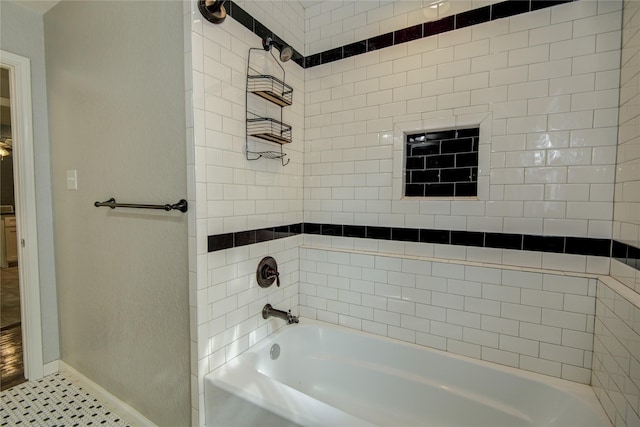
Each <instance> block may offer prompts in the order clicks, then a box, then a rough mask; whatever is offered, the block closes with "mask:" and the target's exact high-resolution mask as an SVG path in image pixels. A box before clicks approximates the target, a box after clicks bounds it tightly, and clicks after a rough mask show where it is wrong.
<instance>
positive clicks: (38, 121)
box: [0, 1, 60, 363]
mask: <svg viewBox="0 0 640 427" xmlns="http://www.w3.org/2000/svg"><path fill="white" fill-rule="evenodd" d="M43 31H44V30H43V20H42V15H41V14H39V13H37V12H32V11H30V10H27V9H24V8H22V7H20V6H19V5H17V4H15V3H13V2H10V1H3V2H2V3H0V48H1V49H3V50H6V51H8V52H12V53H15V54H16V55H20V56H24V57H27V58H29V59H30V60H31V76H32V77H31V94H32V101H33V102H32V106H33V107H32V108H33V145H34V147H33V148H34V166H35V184H36V204H37V207H36V217H37V219H36V220H37V225H38V262H39V268H40V305H41V316H42V356H43V361H44V363H48V362H52V361H54V360H57V359H58V358H59V356H60V347H59V334H58V306H57V302H56V300H57V292H56V272H55V265H54V261H55V259H54V258H55V257H54V244H53V235H54V232H53V219H52V201H51V200H52V199H51V167H50V148H49V126H48V117H47V102H46V101H47V91H46V78H45V54H44V32H43Z"/></svg>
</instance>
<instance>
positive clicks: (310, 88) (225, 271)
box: [185, 0, 638, 425]
mask: <svg viewBox="0 0 640 427" xmlns="http://www.w3.org/2000/svg"><path fill="white" fill-rule="evenodd" d="M418 3H420V5H418ZM489 3H497V2H492V1H490V2H474V1H461V2H452V3H451V8H450V9H449V10H447V11H445V10H444V9H438V10H437V11H435V12H433V11H430V13H435V15H433V16H429V17H427V16H426V15H425V13H426V12H424V11H423V10H422V9H421V7H420V6H421V5H422V3H421V2H412V1H402V2H359V1H329V2H322V3H319V4H317V5H314V6H312V7H309V8H307V9H303V8H302V7H301V6H300V4H299V3H297V2H286V1H285V2H266V1H265V2H252V1H237V2H236V4H238V5H239V6H240V7H241V8H243V9H244V10H245V11H246V12H247V13H248V14H250V15H251V16H252V17H253V18H255V20H256V21H259V22H260V23H261V24H262V25H263V26H265V27H266V28H269V29H271V30H272V31H274V32H275V33H276V34H278V35H279V36H280V37H282V38H283V39H284V40H287V41H288V42H289V43H291V44H292V45H293V47H294V48H295V49H296V50H297V51H298V52H304V55H305V56H307V57H309V56H313V55H314V54H317V53H320V52H324V51H327V50H330V49H331V50H333V49H335V48H338V47H340V46H345V45H349V44H353V43H354V42H358V41H359V40H365V39H369V38H375V37H376V36H378V35H384V34H387V33H389V32H394V31H398V30H402V29H404V28H409V27H411V26H415V25H416V24H419V23H421V22H424V21H425V20H427V19H433V20H435V19H442V18H446V17H447V16H452V15H453V14H459V13H463V12H465V10H470V9H476V8H478V7H481V6H486V5H487V4H489ZM188 6H190V7H187V8H186V9H185V20H186V28H187V34H188V35H187V39H186V49H185V52H186V58H187V63H188V64H191V66H190V68H191V71H192V72H191V75H190V78H189V79H188V82H187V88H186V95H187V102H188V106H189V108H187V110H188V111H189V113H190V114H192V116H191V117H189V118H188V119H189V120H188V123H190V125H191V126H190V127H189V128H188V133H187V137H188V141H190V143H191V144H192V146H193V148H194V149H193V152H192V153H191V163H190V173H191V174H192V176H193V178H194V179H193V181H194V182H195V186H193V188H190V189H189V191H190V196H189V199H190V202H191V203H193V206H195V207H196V208H195V213H194V214H192V217H191V221H190V237H191V250H192V252H193V253H192V255H193V256H191V257H190V259H192V260H193V262H192V265H191V267H190V271H191V276H190V284H191V289H192V295H193V298H192V301H191V304H192V310H191V312H192V324H193V328H192V342H193V345H192V346H193V352H192V354H193V369H192V375H193V400H192V401H193V403H194V412H193V414H194V425H204V423H205V418H204V408H203V402H204V396H203V393H204V390H203V382H202V381H203V378H204V376H205V375H206V374H207V373H208V372H210V371H211V370H213V369H215V368H216V367H218V366H220V365H221V364H223V363H225V362H226V361H228V360H229V359H231V358H232V357H234V356H235V355H237V354H239V353H240V352H242V351H244V350H245V349H246V348H248V347H249V346H250V345H252V344H253V343H255V342H256V341H258V340H259V339H261V338H263V337H264V336H266V335H268V334H269V333H271V332H272V331H273V330H274V329H275V328H277V327H279V326H281V322H278V321H277V319H276V320H274V319H271V320H269V321H268V322H267V321H264V320H263V319H262V318H261V316H260V310H261V308H262V306H263V305H264V304H265V303H267V302H269V303H271V304H273V305H274V306H275V307H277V308H281V309H285V310H287V309H292V311H293V312H294V313H300V314H301V315H302V316H303V318H304V317H311V318H318V319H320V320H325V321H329V322H333V323H339V324H342V325H345V326H348V327H353V328H356V329H362V330H366V331H369V332H372V333H376V334H381V335H385V336H390V337H393V338H397V339H400V340H404V341H409V342H414V343H417V344H419V345H427V346H430V347H435V348H440V349H444V350H447V351H450V352H454V353H459V354H465V355H468V356H471V357H475V358H479V359H483V360H489V361H492V362H496V363H501V364H506V365H509V366H516V367H520V368H522V369H527V370H532V371H536V372H542V373H545V374H548V375H553V376H557V377H561V378H566V379H570V380H573V381H578V382H583V383H588V382H589V381H590V375H591V366H592V352H593V351H594V347H593V345H594V344H593V333H594V329H595V331H596V334H597V333H598V325H599V323H598V320H596V318H595V313H596V311H595V310H596V309H595V307H596V282H597V277H598V276H597V275H603V274H604V275H606V274H609V268H610V263H611V264H612V265H614V264H615V265H616V266H617V265H618V264H620V263H618V261H615V260H614V261H610V258H609V257H605V256H592V255H580V254H575V253H557V251H556V252H545V251H540V250H516V249H508V248H506V249H505V248H495V247H478V246H465V245H449V244H438V243H420V242H416V241H401V240H400V241H399V240H384V239H371V238H356V237H345V236H336V235H322V234H306V233H305V234H298V235H293V236H290V237H286V238H280V239H277V240H270V241H264V242H260V243H255V244H242V245H240V246H237V247H231V246H225V247H227V249H220V248H208V247H207V246H208V237H209V236H220V235H233V236H236V234H233V233H239V234H238V235H244V234H246V233H244V232H247V231H249V230H260V229H264V228H274V230H275V229H276V228H277V227H281V226H286V225H291V224H323V225H324V224H326V225H329V226H330V225H332V224H334V225H340V226H341V227H343V228H342V229H343V230H344V229H345V227H347V226H352V227H354V228H358V227H371V228H372V229H373V228H375V227H383V228H388V229H393V230H396V229H402V228H410V229H420V230H423V229H426V230H450V231H451V232H452V233H453V232H460V231H465V232H482V233H486V234H485V236H487V235H492V236H493V235H496V234H500V233H503V234H507V235H524V236H564V237H571V238H591V239H602V240H603V241H604V240H607V239H611V238H612V237H615V238H616V239H619V240H620V241H624V243H626V244H630V245H633V244H637V240H635V242H636V243H633V242H634V241H633V240H632V239H631V240H629V241H627V240H623V239H622V237H621V236H622V235H624V232H621V233H618V234H614V235H612V228H613V230H614V233H616V231H615V230H616V227H614V225H615V224H614V221H613V207H614V184H616V179H618V181H617V182H618V183H619V184H621V186H622V185H623V184H624V183H627V182H632V183H633V182H637V181H638V179H637V178H634V176H637V174H636V175H633V173H634V172H633V168H632V167H631V166H632V164H633V158H632V157H630V158H629V160H628V162H630V164H629V166H630V167H629V169H628V170H629V171H630V172H629V174H628V175H625V176H626V178H624V177H623V180H622V181H621V180H620V179H619V178H614V175H615V168H616V144H617V141H618V102H619V90H618V88H619V85H620V83H621V79H620V57H621V50H620V47H621V28H623V27H622V24H621V22H622V2H621V1H618V0H614V1H592V0H578V1H574V2H570V3H566V4H559V5H554V6H551V7H546V8H543V9H540V10H535V11H532V12H527V13H522V14H517V15H514V16H511V17H506V18H501V19H495V20H493V21H491V22H484V23H481V24H477V25H470V26H465V27H464V28H460V29H456V30H453V31H448V32H445V33H442V34H439V35H435V36H431V37H425V38H421V39H419V40H413V41H410V42H406V43H402V44H397V45H391V46H389V47H385V48H383V49H378V50H374V51H370V52H367V53H361V54H356V55H354V56H349V57H346V58H344V59H339V60H333V61H332V62H329V63H326V64H321V65H315V66H313V67H311V68H307V69H303V68H301V67H300V66H299V65H298V64H297V63H295V62H293V61H290V62H288V63H286V64H283V66H284V67H285V70H286V72H287V83H288V84H291V85H292V86H293V87H294V95H293V106H292V107H288V108H285V110H284V115H285V116H284V121H285V122H287V123H291V124H292V125H293V142H292V143H291V144H288V145H286V146H285V147H284V149H285V152H287V154H288V156H289V157H290V158H291V163H290V164H289V165H287V166H285V167H282V166H281V164H280V162H278V161H275V162H274V161H269V160H265V159H260V160H258V161H253V162H252V161H247V160H246V159H245V157H244V152H243V149H244V146H245V133H244V123H243V122H244V110H245V105H244V102H245V101H244V99H245V98H244V97H245V95H244V87H245V78H246V76H245V74H246V55H247V51H248V49H249V47H258V46H260V37H258V36H257V35H255V34H254V33H252V32H251V31H250V30H249V29H247V28H245V26H243V25H242V24H241V23H239V22H237V21H235V20H234V19H233V18H227V20H226V21H225V22H224V24H222V25H219V26H215V25H213V24H210V23H207V22H204V23H203V22H202V20H201V19H200V17H199V13H198V11H197V7H196V5H195V3H192V4H191V5H188ZM636 21H637V18H636V19H635V20H634V19H626V20H625V22H626V25H627V26H628V27H629V28H635V27H634V25H633V23H635V22H636ZM302 29H304V35H300V32H301V31H302ZM287 32H290V33H293V36H291V37H289V36H288V34H286V33H287ZM405 33H406V32H402V34H405ZM623 39H624V37H623ZM627 40H628V41H629V43H628V44H629V45H630V48H633V49H636V50H637V46H636V47H633V46H634V43H633V42H632V40H634V39H633V37H632V36H630V37H628V38H627ZM623 41H624V40H623ZM343 52H344V51H343ZM622 52H623V53H622V57H623V82H622V83H623V85H624V83H625V82H626V81H627V80H628V79H627V80H625V78H624V75H625V74H624V63H625V54H624V50H623V51H622ZM632 63H633V61H631V62H630V65H631V64H632ZM630 68H631V67H630ZM629 72H630V71H629ZM628 85H629V87H632V86H633V81H630V82H628ZM629 99H634V98H633V97H627V96H625V97H624V99H620V102H624V101H625V100H629ZM633 108H637V107H635V105H633V103H631V104H629V109H628V111H625V112H621V114H620V120H621V121H622V120H623V117H624V118H625V120H627V119H628V120H629V122H628V123H629V126H630V127H631V126H632V124H633V123H635V122H634V117H637V114H635V115H634V114H633V111H632V110H633ZM470 127H479V129H480V131H479V144H478V174H477V183H478V186H477V200H476V199H474V198H469V197H466V198H465V199H464V200H459V199H458V200H454V199H451V198H438V199H429V198H418V199H412V198H405V197H404V194H403V191H404V182H403V180H404V177H405V174H404V173H405V172H404V170H403V162H404V157H403V156H404V155H405V152H404V150H405V144H406V139H405V135H406V134H417V133H424V132H432V131H439V130H442V129H466V128H470ZM631 133H632V132H631ZM624 140H625V141H627V140H629V141H630V147H635V146H636V145H633V144H635V142H633V141H634V140H632V139H629V138H625V139H624ZM625 143H626V142H625ZM633 152H634V151H633V149H630V150H629V151H628V153H633ZM618 156H620V154H619V153H618ZM629 156H632V155H631V154H629ZM623 161H624V160H623ZM627 186H628V185H627ZM617 190H618V189H617V188H616V191H617ZM630 194H632V193H630ZM634 197H635V196H633V195H629V194H627V198H628V199H629V200H628V202H630V203H635V202H634V200H635V199H634ZM616 200H618V196H616ZM621 200H622V199H621ZM629 212H631V211H629ZM616 215H617V214H616ZM628 217H629V218H627V219H623V218H620V219H619V222H620V224H622V223H627V224H634V221H635V222H636V223H637V221H638V219H637V216H635V217H634V215H633V214H629V215H628ZM620 229H622V226H620V227H618V230H620ZM624 230H627V228H625V229H624ZM634 230H635V231H636V236H637V229H634ZM588 242H589V240H585V243H586V244H588ZM245 243H246V242H245ZM629 247H631V246H629ZM216 249H219V250H216ZM208 250H212V252H208ZM265 255H271V256H274V257H275V258H276V259H277V261H278V262H279V264H280V266H281V271H282V273H283V277H282V279H283V280H282V287H281V288H276V287H272V288H269V289H261V288H259V287H258V286H257V284H256V283H255V268H256V266H257V264H258V262H259V260H260V259H261V257H262V256H265ZM616 263H618V264H616ZM623 265H625V266H626V264H623ZM616 268H618V267H616ZM631 271H632V272H633V274H636V273H635V271H636V270H635V269H633V268H632V269H631ZM624 273H625V274H627V273H629V271H627V270H625V271H624ZM634 277H635V276H634ZM599 286H600V285H599ZM602 324H605V322H602ZM594 325H595V326H594ZM614 335H615V333H614ZM597 342H598V341H597V340H596V345H597ZM621 342H622V343H623V344H625V341H624V340H621ZM595 351H598V348H595ZM631 353H632V354H636V355H637V352H636V353H633V351H631ZM596 358H597V356H596ZM601 360H602V359H601ZM604 360H605V363H603V364H602V366H604V368H605V369H609V368H611V366H612V365H611V364H609V363H608V362H607V360H608V359H607V358H606V357H604ZM596 363H597V362H596ZM600 366H601V365H598V367H599V368H600ZM614 373H615V372H614ZM594 375H595V373H594ZM599 375H600V378H605V379H607V380H606V381H607V382H608V384H607V385H606V386H607V387H605V386H604V385H603V386H602V387H601V389H600V390H598V393H599V395H600V396H605V395H606V396H607V397H601V400H604V399H610V400H611V401H612V402H614V404H616V409H617V411H618V413H620V414H622V415H624V416H626V413H627V412H628V409H627V407H625V406H624V405H622V406H620V405H619V403H620V400H617V395H615V394H614V393H615V392H614V388H612V387H608V386H610V385H611V383H610V381H609V380H608V378H613V377H612V376H607V375H610V374H599ZM617 378H618V377H616V379H617ZM621 391H623V392H624V390H621ZM603 393H604V394H603ZM608 396H613V397H608ZM621 408H622V409H621ZM637 410H638V408H637V407H636V408H633V411H635V414H636V416H637ZM625 411H626V412H625ZM607 412H608V413H609V415H610V416H612V414H613V416H616V415H615V412H612V411H611V410H610V408H609V409H608V410H607ZM619 418H621V419H627V420H632V417H628V418H624V417H621V416H620V417H619ZM612 419H613V417H612ZM620 425H622V424H620Z"/></svg>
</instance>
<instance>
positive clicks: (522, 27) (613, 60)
mask: <svg viewBox="0 0 640 427" xmlns="http://www.w3.org/2000/svg"><path fill="white" fill-rule="evenodd" d="M329 3H333V2H329ZM418 3H419V2H418ZM600 3H602V2H600ZM600 3H599V2H596V1H578V2H571V3H567V4H563V5H558V6H554V7H552V8H547V9H542V10H538V11H535V12H531V13H526V14H523V15H517V16H514V17H511V18H505V19H500V20H496V21H492V22H488V23H484V24H481V25H478V26H473V27H467V28H463V29H460V30H455V31H452V32H449V33H444V34H441V35H439V36H435V37H430V38H425V39H420V40H415V41H412V42H409V43H405V44H403V45H398V46H394V47H393V48H388V49H383V50H381V51H373V52H369V53H366V54H363V55H359V56H356V57H352V58H348V59H345V60H341V61H336V62H333V63H329V64H324V65H320V66H316V67H312V68H310V69H307V70H306V71H305V82H306V108H307V112H306V116H305V130H306V133H305V150H304V158H305V160H304V163H305V170H304V173H305V176H304V180H305V183H304V189H305V190H304V191H305V208H304V219H305V222H314V223H326V222H331V221H332V220H333V218H335V217H337V216H339V217H340V218H341V220H342V221H343V223H344V224H359V225H382V226H391V225H393V226H399V227H409V226H410V225H409V224H412V226H414V227H415V226H417V225H418V224H420V227H421V228H428V227H435V228H451V229H460V230H468V231H481V230H484V229H485V228H486V227H489V228H490V229H491V231H498V232H512V233H535V234H547V235H571V236H580V237H596V236H597V237H604V238H610V237H611V224H612V218H613V209H612V201H613V190H614V174H615V160H614V153H615V150H616V141H617V138H616V133H617V120H616V118H615V115H616V111H617V109H616V106H617V103H618V93H617V84H618V79H617V78H616V73H618V70H619V58H620V50H619V47H620V33H621V32H620V20H621V15H622V12H621V5H622V3H621V2H620V1H612V2H611V1H608V2H606V3H607V6H606V7H604V6H600V7H598V6H599V4H600ZM325 4H326V3H324V2H323V3H320V4H317V5H315V6H314V7H313V8H308V9H307V10H306V13H307V17H306V18H307V21H308V22H311V20H312V18H311V16H309V14H312V13H316V12H317V13H318V14H317V15H313V16H314V18H316V17H320V16H325V15H326V14H328V12H327V11H325V12H324V13H322V12H320V11H321V10H322V8H323V7H325V6H324V5H325ZM407 7H408V6H407ZM312 9H313V10H315V11H316V12H314V11H312ZM327 16H328V15H327ZM326 19H328V18H326ZM321 40H322V41H323V42H326V38H325V37H322V38H321ZM598 41H600V42H598ZM314 51H315V49H314ZM391 52H393V54H392V53H391ZM416 98H417V99H416ZM342 116H347V117H349V118H353V121H350V122H349V124H348V125H347V124H345V123H343V122H340V121H339V120H337V119H338V118H339V117H342ZM610 119H611V120H610ZM469 124H475V125H480V127H481V132H482V134H481V141H480V153H479V156H480V159H479V162H480V168H479V169H480V170H479V172H478V200H477V201H472V202H470V203H468V204H467V207H470V206H474V207H473V209H470V210H468V211H466V212H460V213H459V214H457V215H455V216H454V215H453V214H452V209H453V208H452V206H453V204H455V202H452V201H449V200H444V201H442V200H441V201H438V202H433V201H422V202H420V201H413V202H411V201H408V200H403V198H402V188H403V176H404V174H403V160H402V159H403V155H402V154H403V150H404V146H403V135H404V133H406V132H414V131H422V130H439V129H443V128H445V127H447V126H453V127H461V126H463V125H465V126H466V125H469ZM391 148H392V149H393V156H392V158H393V161H392V163H391V164H389V163H388V162H386V159H384V158H381V157H378V156H376V154H375V153H384V152H385V150H386V153H388V152H389V151H388V150H389V149H391ZM387 159H388V157H387ZM389 167H391V169H389ZM337 190H339V192H342V193H348V194H358V198H359V200H358V202H357V203H353V202H351V201H347V200H343V199H341V200H336V199H335V198H334V197H333V195H334V194H336V192H337ZM400 203H402V204H403V209H397V208H396V206H397V205H399V204H400ZM412 203H413V206H412V205H411V204H412ZM443 204H444V205H445V206H447V205H448V208H446V207H445V209H444V211H443V212H434V211H433V210H439V209H441V207H442V205H443ZM423 215H424V216H423ZM477 217H480V218H482V219H483V220H484V222H479V221H478V218H477ZM514 219H517V220H518V221H514ZM487 224H490V225H487ZM476 227H478V228H476ZM636 235H637V234H636ZM581 271H584V270H581Z"/></svg>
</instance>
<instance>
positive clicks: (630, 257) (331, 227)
mask: <svg viewBox="0 0 640 427" xmlns="http://www.w3.org/2000/svg"><path fill="white" fill-rule="evenodd" d="M298 234H315V235H321V236H337V237H357V238H361V239H378V240H394V241H400V242H420V243H436V244H441V245H456V246H474V247H481V248H494V249H514V250H524V251H535V252H550V253H559V254H572V255H592V256H603V257H609V256H610V257H612V258H614V259H616V260H618V261H620V262H622V263H625V264H627V265H629V266H631V267H633V268H635V269H638V270H640V248H637V247H635V246H631V245H627V244H625V243H622V242H619V241H617V240H612V239H596V238H590V237H569V236H566V237H563V236H537V235H530V234H511V233H490V232H482V231H461V230H433V229H426V228H404V227H378V226H375V227H374V226H365V225H346V224H316V223H310V222H305V223H298V224H290V225H283V226H279V227H268V228H261V229H257V230H247V231H239V232H236V233H226V234H216V235H213V236H209V237H208V251H209V252H214V251H219V250H223V249H230V248H234V247H238V246H246V245H251V244H254V243H260V242H265V241H268V240H275V239H282V238H285V237H290V236H295V235H298Z"/></svg>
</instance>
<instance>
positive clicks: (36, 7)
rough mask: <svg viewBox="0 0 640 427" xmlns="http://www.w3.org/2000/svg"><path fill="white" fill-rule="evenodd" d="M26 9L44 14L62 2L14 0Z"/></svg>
mask: <svg viewBox="0 0 640 427" xmlns="http://www.w3.org/2000/svg"><path fill="white" fill-rule="evenodd" d="M13 1H14V2H15V3H18V4H19V5H20V6H22V7H24V8H25V9H29V10H32V11H34V12H38V13H41V14H44V13H46V12H48V11H49V9H51V8H52V7H53V6H55V5H57V4H58V3H60V0H13Z"/></svg>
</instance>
